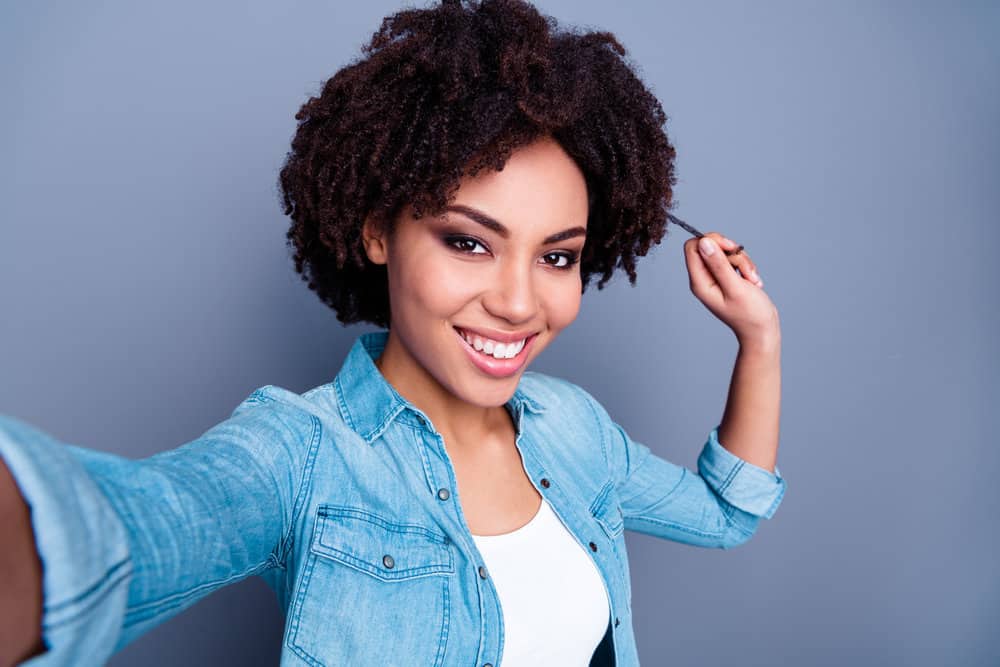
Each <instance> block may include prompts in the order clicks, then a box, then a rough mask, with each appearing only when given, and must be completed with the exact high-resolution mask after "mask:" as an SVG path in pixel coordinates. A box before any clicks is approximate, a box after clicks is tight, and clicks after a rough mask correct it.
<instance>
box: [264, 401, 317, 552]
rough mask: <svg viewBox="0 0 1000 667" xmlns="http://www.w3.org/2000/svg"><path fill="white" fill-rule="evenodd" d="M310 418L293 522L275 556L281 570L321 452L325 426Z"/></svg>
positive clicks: (293, 538) (291, 543) (290, 546)
mask: <svg viewBox="0 0 1000 667" xmlns="http://www.w3.org/2000/svg"><path fill="white" fill-rule="evenodd" d="M309 417H310V419H311V420H312V426H313V430H312V441H311V442H310V443H309V450H308V451H307V452H306V461H305V464H304V466H303V470H302V480H301V481H300V482H299V490H298V493H297V494H295V503H294V504H293V506H292V520H291V523H289V524H288V530H287V531H286V532H285V534H284V536H282V538H281V544H279V545H278V549H279V551H280V555H277V556H275V565H277V566H278V567H281V568H284V567H285V561H286V560H287V559H288V554H289V552H290V551H291V549H292V546H293V544H294V542H295V526H296V525H298V522H299V517H300V516H301V514H302V509H303V507H304V506H305V498H306V495H307V493H306V490H307V489H309V488H311V486H312V474H313V469H314V467H315V464H316V455H317V452H318V451H319V443H320V442H321V440H322V434H323V424H322V423H321V422H320V420H319V417H317V416H316V415H313V414H310V415H309Z"/></svg>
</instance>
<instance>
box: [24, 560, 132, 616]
mask: <svg viewBox="0 0 1000 667" xmlns="http://www.w3.org/2000/svg"><path fill="white" fill-rule="evenodd" d="M132 573H133V569H132V568H131V567H129V568H128V569H127V570H125V571H124V572H122V573H121V576H119V577H118V578H117V579H113V580H111V581H108V582H107V585H106V586H105V587H104V590H102V591H100V592H98V593H95V594H94V595H93V596H92V597H91V598H90V599H89V600H87V601H86V602H85V603H84V604H83V606H81V607H80V609H78V610H77V611H76V612H75V613H73V614H70V615H69V616H67V617H66V618H61V619H59V620H57V621H53V622H51V623H45V624H43V626H42V627H43V628H45V629H55V628H59V627H62V626H64V625H66V624H68V623H72V622H73V621H75V620H76V619H78V618H80V617H81V616H83V615H84V614H86V613H87V612H89V611H90V610H91V609H92V608H93V607H94V606H96V605H97V604H98V603H99V602H101V601H103V600H104V598H106V597H107V596H108V595H110V594H111V592H112V591H113V590H115V589H116V588H117V587H118V585H119V584H121V583H122V582H126V581H128V580H129V577H131V576H132ZM125 594H126V595H128V591H126V592H125ZM46 615H47V614H46Z"/></svg>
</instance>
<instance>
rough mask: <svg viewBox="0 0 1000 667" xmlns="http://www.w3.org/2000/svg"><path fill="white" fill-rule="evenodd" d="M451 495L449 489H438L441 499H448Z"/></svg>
mask: <svg viewBox="0 0 1000 667" xmlns="http://www.w3.org/2000/svg"><path fill="white" fill-rule="evenodd" d="M449 496H451V494H450V493H448V489H443V488H442V489H438V498H440V499H441V500H448V497H449Z"/></svg>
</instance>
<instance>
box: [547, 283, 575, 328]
mask: <svg viewBox="0 0 1000 667" xmlns="http://www.w3.org/2000/svg"><path fill="white" fill-rule="evenodd" d="M581 288H582V283H581V282H580V280H565V281H560V282H559V283H558V284H556V285H554V286H553V288H552V289H550V290H546V292H545V295H544V297H543V301H542V305H543V307H544V308H545V315H546V319H547V320H548V324H549V327H550V328H552V329H554V330H556V331H559V330H561V329H565V328H566V327H568V326H569V325H570V324H571V323H572V322H573V320H575V319H576V316H577V315H578V314H579V313H580V303H581V300H582V297H583V295H582V294H581V292H580V290H581Z"/></svg>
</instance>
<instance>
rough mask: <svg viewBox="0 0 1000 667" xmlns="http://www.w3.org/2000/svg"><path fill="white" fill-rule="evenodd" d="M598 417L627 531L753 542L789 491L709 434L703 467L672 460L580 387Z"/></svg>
mask: <svg viewBox="0 0 1000 667" xmlns="http://www.w3.org/2000/svg"><path fill="white" fill-rule="evenodd" d="M577 389H578V390H579V391H580V392H581V394H582V396H583V398H584V399H585V400H586V401H588V402H589V403H590V405H591V407H592V408H593V411H594V414H595V415H596V416H597V420H598V424H597V428H598V430H599V431H600V433H601V437H602V439H603V446H604V451H605V452H607V455H608V458H609V465H610V467H611V474H612V477H613V479H614V481H615V484H614V487H615V492H616V494H617V497H618V502H619V503H620V505H621V508H622V519H623V520H624V525H625V528H626V529H629V530H633V531H636V532H640V533H645V534H647V535H653V536H654V537H660V538H664V539H669V540H673V541H675V542H683V543H685V544H691V545H694V546H701V547H715V548H721V549H729V548H732V547H734V546H737V545H740V544H742V543H744V542H746V541H747V540H748V539H750V537H751V536H752V535H753V534H754V532H755V531H756V530H757V526H758V523H759V522H760V519H762V518H764V519H769V518H771V516H773V515H774V513H775V511H776V510H777V509H778V505H779V504H780V503H781V500H782V498H783V497H784V494H785V480H784V479H783V478H782V477H781V472H780V470H779V469H778V467H777V466H775V469H774V472H771V471H769V470H765V469H764V468H761V467H758V466H756V465H754V464H753V463H750V462H749V461H746V460H744V459H741V458H739V457H738V456H736V455H735V454H733V453H732V452H730V451H729V450H727V449H726V448H725V447H723V446H722V444H721V443H720V442H719V435H718V432H719V427H718V426H717V427H715V428H713V429H712V431H711V432H710V433H709V436H708V439H707V441H706V442H705V445H704V446H703V447H702V450H701V453H700V455H699V456H698V466H697V467H698V469H697V471H693V470H690V469H688V468H686V467H684V466H681V465H678V464H676V463H672V462H670V461H668V460H666V459H664V458H663V457H661V456H658V455H656V454H654V453H653V452H652V451H651V450H650V449H649V447H647V446H646V445H644V444H642V443H640V442H636V441H635V440H633V439H632V438H631V437H629V435H628V433H626V432H625V430H624V429H623V428H622V427H621V426H620V425H619V424H617V423H615V422H614V420H612V419H611V417H610V416H609V415H608V413H607V411H606V410H605V409H604V407H603V406H602V405H601V404H600V403H599V402H598V401H597V400H596V399H595V398H593V397H592V396H591V395H590V394H589V393H587V392H586V391H584V390H583V389H580V388H579V387H577Z"/></svg>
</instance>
